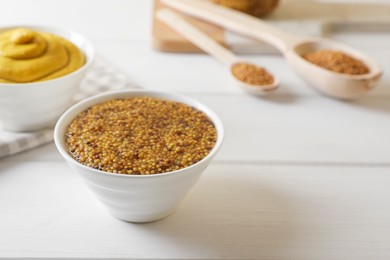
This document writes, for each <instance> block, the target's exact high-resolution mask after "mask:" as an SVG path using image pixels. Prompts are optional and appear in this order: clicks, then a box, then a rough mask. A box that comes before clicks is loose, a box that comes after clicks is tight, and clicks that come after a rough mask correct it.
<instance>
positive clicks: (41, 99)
mask: <svg viewBox="0 0 390 260" xmlns="http://www.w3.org/2000/svg"><path fill="white" fill-rule="evenodd" d="M18 27H26V28H30V29H32V30H36V31H43V32H50V33H53V34H56V35H59V36H61V37H63V38H65V39H67V40H69V41H70V42H72V43H73V44H75V45H76V46H77V47H78V48H80V49H81V51H82V52H83V53H84V55H85V56H86V63H85V64H84V66H82V67H81V68H79V69H78V70H76V71H74V72H72V73H70V74H68V75H65V76H63V77H60V78H56V79H52V80H47V81H42V82H34V83H19V84H6V83H0V128H2V129H4V130H9V131H16V132H25V131H34V130H38V129H42V128H46V127H50V126H54V124H55V123H56V121H57V119H58V118H59V117H60V116H61V114H62V113H63V112H64V111H65V110H66V109H67V108H68V107H69V106H70V105H71V104H72V99H73V97H74V95H75V94H76V92H77V90H78V88H79V85H80V82H81V80H82V79H83V77H84V76H85V73H86V72H87V70H88V68H89V67H90V65H91V63H92V61H93V58H94V55H95V50H94V48H93V46H92V44H91V43H90V42H89V41H88V40H87V39H86V38H84V37H83V36H82V35H80V34H78V33H76V32H73V31H69V30H62V29H57V28H52V27H45V26H13V27H2V28H0V33H1V32H3V31H6V30H10V29H13V28H18Z"/></svg>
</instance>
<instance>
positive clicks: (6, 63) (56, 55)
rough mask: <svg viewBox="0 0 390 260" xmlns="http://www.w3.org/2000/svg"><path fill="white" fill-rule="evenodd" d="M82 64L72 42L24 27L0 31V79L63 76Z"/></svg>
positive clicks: (19, 80)
mask: <svg viewBox="0 0 390 260" xmlns="http://www.w3.org/2000/svg"><path fill="white" fill-rule="evenodd" d="M84 63H85V57H84V54H83V53H82V52H81V51H80V49H79V48H77V47H76V46H75V45H74V44H73V43H71V42H69V41H67V40H65V39H64V38H62V37H60V36H57V35H54V34H51V33H46V32H36V31H32V30H30V29H27V28H17V29H13V30H8V31H5V32H3V33H1V34H0V82H2V83H28V82H37V81H45V80H49V79H54V78H58V77H61V76H64V75H67V74H69V73H71V72H73V71H75V70H77V69H78V68H80V67H81V66H83V65H84Z"/></svg>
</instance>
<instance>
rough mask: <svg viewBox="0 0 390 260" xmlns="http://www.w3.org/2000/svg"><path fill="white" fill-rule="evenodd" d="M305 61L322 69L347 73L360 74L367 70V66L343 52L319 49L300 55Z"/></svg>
mask: <svg viewBox="0 0 390 260" xmlns="http://www.w3.org/2000/svg"><path fill="white" fill-rule="evenodd" d="M302 57H303V58H304V59H306V60H307V61H309V62H311V63H313V64H315V65H317V66H320V67H322V68H324V69H327V70H331V71H334V72H338V73H343V74H349V75H362V74H366V73H368V72H369V69H368V68H367V66H366V65H365V64H364V63H363V62H361V61H360V60H358V59H355V58H353V57H351V56H349V55H347V54H345V53H343V52H340V51H332V50H319V51H314V52H309V53H306V54H305V55H303V56H302Z"/></svg>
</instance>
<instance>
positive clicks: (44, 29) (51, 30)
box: [0, 24, 96, 87]
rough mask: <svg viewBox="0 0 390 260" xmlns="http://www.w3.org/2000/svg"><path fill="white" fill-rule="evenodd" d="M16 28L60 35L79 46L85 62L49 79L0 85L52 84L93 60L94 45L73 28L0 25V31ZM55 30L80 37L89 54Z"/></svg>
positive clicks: (1, 85) (80, 70)
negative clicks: (76, 67)
mask: <svg viewBox="0 0 390 260" xmlns="http://www.w3.org/2000/svg"><path fill="white" fill-rule="evenodd" d="M16 28H28V29H33V30H36V31H42V32H49V33H52V34H55V35H57V36H60V37H62V38H64V39H66V40H68V41H70V42H71V43H73V44H74V45H76V46H77V48H79V49H80V50H81V51H82V52H83V54H84V57H85V59H86V62H85V63H84V64H83V65H82V66H81V67H80V68H78V69H77V70H75V71H72V72H71V73H68V74H66V75H63V76H61V77H58V78H54V79H49V80H45V81H36V82H26V83H20V82H16V83H1V82H0V87H9V86H12V87H24V86H34V85H46V84H52V83H55V82H56V81H60V80H63V79H66V78H68V77H72V76H74V75H75V74H79V73H81V72H82V71H84V70H86V69H87V68H88V67H90V66H91V64H92V63H93V61H94V60H95V56H96V50H95V47H94V45H93V44H92V42H91V41H90V40H88V38H86V37H85V36H84V35H83V34H81V33H79V32H77V31H75V30H72V29H67V28H62V27H54V26H46V25H38V24H36V25H35V24H31V25H23V24H19V25H8V26H2V27H0V33H2V32H4V31H6V30H12V29H16ZM55 32H61V33H66V34H68V35H75V36H77V37H79V38H81V39H82V40H83V41H84V42H85V44H86V45H87V46H88V48H89V49H90V55H88V54H87V53H86V51H85V48H82V47H80V46H78V45H77V44H76V43H74V42H73V41H71V40H70V39H68V38H66V37H65V36H62V35H61V33H59V34H57V33H55Z"/></svg>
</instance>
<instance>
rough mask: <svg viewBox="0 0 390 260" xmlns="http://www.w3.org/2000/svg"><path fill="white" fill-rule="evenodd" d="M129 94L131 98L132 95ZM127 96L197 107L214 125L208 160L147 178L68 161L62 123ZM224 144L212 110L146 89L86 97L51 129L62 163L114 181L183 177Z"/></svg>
mask: <svg viewBox="0 0 390 260" xmlns="http://www.w3.org/2000/svg"><path fill="white" fill-rule="evenodd" d="M131 93H132V94H134V95H131ZM126 94H130V96H123V98H126V97H142V96H145V97H148V96H149V97H154V98H160V99H167V100H172V101H175V102H180V103H183V104H185V105H188V106H191V107H194V105H196V107H195V108H196V109H198V110H200V111H202V112H203V113H205V114H206V115H207V116H208V117H209V118H210V120H211V121H212V122H213V124H214V126H215V129H216V131H217V141H216V143H215V145H214V147H213V148H212V149H211V151H210V152H209V153H208V154H207V156H205V157H204V158H203V159H201V160H200V161H198V162H196V163H194V164H192V165H190V166H188V167H185V168H182V169H179V170H175V171H170V172H164V173H156V174H148V175H132V174H120V173H111V172H106V171H101V170H98V169H94V168H91V167H88V166H86V165H84V164H81V163H79V162H78V161H76V160H75V159H74V158H73V157H71V156H70V155H69V153H68V152H67V151H66V149H65V147H64V145H63V143H62V141H61V138H64V137H63V136H60V132H61V130H63V129H64V128H65V127H67V126H68V124H67V125H65V122H64V121H65V120H67V119H68V118H69V117H70V118H71V119H70V121H72V120H73V119H74V118H75V117H76V116H77V115H78V114H80V113H81V112H77V110H79V109H80V108H81V107H84V106H86V105H88V106H87V108H88V107H91V106H93V105H95V104H99V103H102V102H105V101H108V100H112V99H118V98H120V95H126ZM105 97H111V98H108V99H104V100H101V101H100V99H101V98H105ZM171 98H172V99H171ZM96 100H98V101H97V102H96ZM87 108H84V109H83V110H82V111H85V110H86V109H87ZM223 140H224V127H223V124H222V121H221V119H220V118H219V116H218V115H217V114H216V113H215V112H214V111H213V110H211V109H210V108H208V107H207V106H205V105H204V104H202V103H201V102H199V101H197V100H195V99H192V98H189V97H187V96H184V95H180V94H176V93H173V92H168V91H159V90H158V91H157V90H150V89H148V90H146V89H145V90H138V89H137V90H133V89H125V90H113V91H108V92H105V93H102V94H98V95H94V96H92V97H89V98H87V99H85V100H83V101H80V102H78V103H77V104H75V105H73V106H72V107H70V108H69V109H68V110H66V111H65V112H64V113H63V114H62V115H61V117H60V118H59V119H58V121H57V123H56V125H55V128H54V143H55V145H56V147H57V150H58V151H59V152H60V154H61V155H62V157H64V159H65V160H66V161H68V162H71V163H72V164H74V165H75V166H77V167H81V168H82V169H85V170H87V171H91V172H93V174H99V175H103V176H112V177H114V178H164V176H170V175H176V174H184V173H185V172H187V171H188V170H189V169H191V168H195V167H198V166H199V165H200V164H202V163H204V162H205V161H207V160H211V159H212V158H213V157H214V156H215V155H216V153H217V152H218V151H219V149H220V147H221V145H222V143H223Z"/></svg>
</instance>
